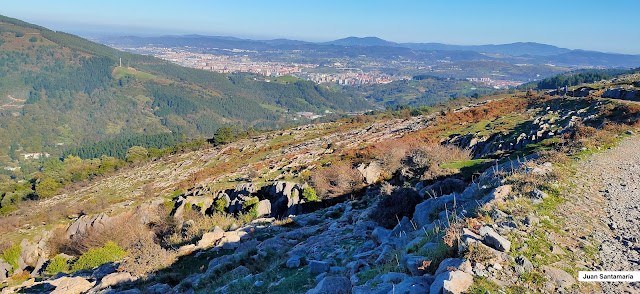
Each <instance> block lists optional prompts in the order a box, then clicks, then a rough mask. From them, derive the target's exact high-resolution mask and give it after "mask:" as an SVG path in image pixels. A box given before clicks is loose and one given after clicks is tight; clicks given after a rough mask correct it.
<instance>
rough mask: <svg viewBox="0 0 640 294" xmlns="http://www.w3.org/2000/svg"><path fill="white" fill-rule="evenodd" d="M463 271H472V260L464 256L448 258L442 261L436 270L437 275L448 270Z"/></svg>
mask: <svg viewBox="0 0 640 294" xmlns="http://www.w3.org/2000/svg"><path fill="white" fill-rule="evenodd" d="M457 270H460V271H463V272H466V273H471V272H472V270H471V262H469V261H468V260H464V259H462V258H446V259H444V260H443V261H441V262H440V265H438V269H437V270H436V276H437V275H439V274H441V273H444V272H446V271H457Z"/></svg>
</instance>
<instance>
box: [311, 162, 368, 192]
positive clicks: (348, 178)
mask: <svg viewBox="0 0 640 294" xmlns="http://www.w3.org/2000/svg"><path fill="white" fill-rule="evenodd" d="M311 182H312V184H313V186H314V187H315V190H316V191H317V193H318V194H320V196H321V197H323V198H330V197H336V196H340V195H344V194H348V193H351V192H353V191H354V190H355V189H356V188H358V186H359V185H361V184H362V176H361V175H360V172H358V170H356V169H355V168H353V167H352V166H351V164H350V163H349V162H343V161H341V162H337V163H334V164H332V165H330V166H327V167H323V168H320V169H318V170H317V171H316V172H315V173H314V174H313V175H312V176H311Z"/></svg>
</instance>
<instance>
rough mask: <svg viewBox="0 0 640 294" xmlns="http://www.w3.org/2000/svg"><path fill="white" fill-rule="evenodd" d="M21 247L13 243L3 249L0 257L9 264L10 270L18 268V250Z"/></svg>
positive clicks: (19, 250)
mask: <svg viewBox="0 0 640 294" xmlns="http://www.w3.org/2000/svg"><path fill="white" fill-rule="evenodd" d="M21 251H22V247H21V246H20V245H13V246H11V247H9V248H8V249H7V250H5V251H4V252H3V253H2V255H0V257H1V258H2V260H4V261H5V262H7V263H8V264H9V265H11V272H14V271H16V270H17V269H18V268H19V265H18V263H19V260H20V252H21Z"/></svg>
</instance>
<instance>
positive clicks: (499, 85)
mask: <svg viewBox="0 0 640 294" xmlns="http://www.w3.org/2000/svg"><path fill="white" fill-rule="evenodd" d="M467 80H468V81H470V82H480V83H484V84H486V85H489V86H492V87H493V88H495V89H507V88H510V87H517V86H520V85H522V84H523V82H519V81H507V80H492V79H491V78H467Z"/></svg>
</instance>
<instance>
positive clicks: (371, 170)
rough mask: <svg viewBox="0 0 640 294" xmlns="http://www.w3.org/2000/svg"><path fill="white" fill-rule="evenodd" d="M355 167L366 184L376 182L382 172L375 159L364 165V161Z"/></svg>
mask: <svg viewBox="0 0 640 294" xmlns="http://www.w3.org/2000/svg"><path fill="white" fill-rule="evenodd" d="M356 169H357V170H358V171H359V172H360V174H361V175H362V178H363V180H364V182H365V183H366V184H367V185H371V184H374V183H375V182H377V181H378V178H380V174H381V173H382V168H381V167H380V165H379V164H378V162H376V161H373V162H371V163H369V165H365V164H364V163H363V164H360V165H359V166H358V167H357V168H356Z"/></svg>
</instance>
